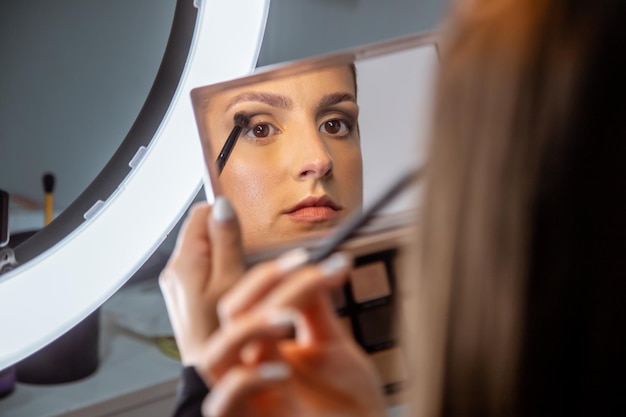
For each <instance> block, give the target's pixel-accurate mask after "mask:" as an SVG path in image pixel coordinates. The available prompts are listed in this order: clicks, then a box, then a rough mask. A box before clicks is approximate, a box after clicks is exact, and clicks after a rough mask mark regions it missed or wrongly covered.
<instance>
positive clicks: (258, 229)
mask: <svg viewBox="0 0 626 417" xmlns="http://www.w3.org/2000/svg"><path fill="white" fill-rule="evenodd" d="M230 162H233V163H231V164H230V165H229V166H228V171H227V170H224V172H223V174H222V178H221V179H220V181H221V182H222V186H223V190H224V193H225V194H226V196H227V197H228V198H229V199H230V200H231V202H232V204H233V206H234V208H235V211H236V212H237V216H238V217H239V222H240V224H241V227H242V233H243V238H244V243H245V244H246V246H248V245H249V244H252V243H256V242H258V241H259V239H261V238H262V236H263V235H264V234H266V232H265V230H266V228H267V227H268V223H269V221H268V219H269V218H270V216H271V213H272V212H273V206H272V201H273V197H272V195H271V192H272V188H274V187H271V186H270V185H271V184H272V183H273V179H272V175H271V174H272V173H271V172H270V171H268V169H267V166H265V167H263V166H257V165H252V164H249V163H246V164H243V163H237V162H236V161H229V163H230Z"/></svg>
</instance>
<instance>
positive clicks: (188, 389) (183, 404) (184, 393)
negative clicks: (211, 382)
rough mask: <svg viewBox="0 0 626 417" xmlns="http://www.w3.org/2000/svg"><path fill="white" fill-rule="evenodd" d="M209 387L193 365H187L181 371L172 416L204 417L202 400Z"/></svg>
mask: <svg viewBox="0 0 626 417" xmlns="http://www.w3.org/2000/svg"><path fill="white" fill-rule="evenodd" d="M208 393H209V389H208V388H207V386H206V385H205V384H204V381H203V380H202V378H200V376H199V375H198V373H197V372H196V369H195V368H194V367H193V366H186V367H184V368H183V371H182V373H181V377H180V381H179V382H178V389H177V392H176V407H175V408H174V412H173V413H172V417H202V411H201V410H202V402H203V401H204V398H205V397H206V396H207V394H208Z"/></svg>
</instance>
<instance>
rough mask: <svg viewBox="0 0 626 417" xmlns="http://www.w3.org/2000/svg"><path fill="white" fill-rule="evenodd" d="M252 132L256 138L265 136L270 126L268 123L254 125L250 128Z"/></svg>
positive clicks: (268, 132)
mask: <svg viewBox="0 0 626 417" xmlns="http://www.w3.org/2000/svg"><path fill="white" fill-rule="evenodd" d="M252 132H253V133H252V134H253V135H254V136H256V137H257V138H265V137H267V135H269V134H270V127H269V126H268V125H256V126H254V127H253V128H252Z"/></svg>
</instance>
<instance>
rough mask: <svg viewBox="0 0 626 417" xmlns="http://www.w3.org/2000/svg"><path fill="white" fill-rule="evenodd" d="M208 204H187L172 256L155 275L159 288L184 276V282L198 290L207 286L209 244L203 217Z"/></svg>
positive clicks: (209, 256)
mask: <svg viewBox="0 0 626 417" xmlns="http://www.w3.org/2000/svg"><path fill="white" fill-rule="evenodd" d="M210 212H211V207H210V206H209V205H208V204H206V203H197V204H195V205H194V206H192V207H191V209H190V210H189V214H188V215H187V218H186V219H185V221H184V223H183V225H182V227H181V229H180V232H179V234H178V238H177V240H176V246H175V247H174V250H173V252H172V256H171V257H170V259H169V260H168V262H167V265H166V266H165V268H164V270H163V272H162V273H161V275H160V277H159V283H160V284H161V287H162V288H163V287H164V286H165V287H167V286H169V285H171V284H174V282H172V281H176V280H177V279H181V278H183V277H184V278H185V279H184V281H185V285H186V286H191V287H193V289H194V290H199V289H201V288H203V287H204V286H205V285H207V282H206V280H205V279H204V278H205V275H206V274H205V273H198V272H199V271H202V272H204V271H208V270H209V268H210V261H211V244H210V241H209V236H208V230H207V219H208V218H209V214H210Z"/></svg>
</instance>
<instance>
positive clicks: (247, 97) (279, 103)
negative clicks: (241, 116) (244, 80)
mask: <svg viewBox="0 0 626 417" xmlns="http://www.w3.org/2000/svg"><path fill="white" fill-rule="evenodd" d="M246 101H256V102H259V103H265V104H268V105H270V106H272V107H277V108H279V109H289V108H291V107H292V102H291V99H290V98H289V97H286V96H283V95H280V94H275V93H267V92H258V91H246V92H244V93H241V94H238V95H236V96H235V97H233V98H232V100H230V102H229V103H228V106H226V111H228V110H229V109H230V108H231V107H233V106H234V105H235V104H239V103H243V102H246Z"/></svg>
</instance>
